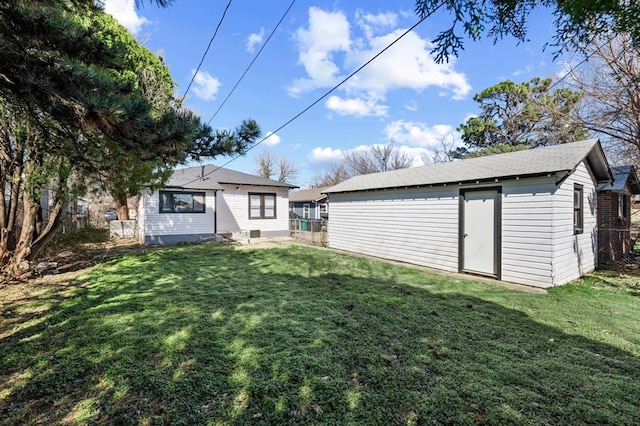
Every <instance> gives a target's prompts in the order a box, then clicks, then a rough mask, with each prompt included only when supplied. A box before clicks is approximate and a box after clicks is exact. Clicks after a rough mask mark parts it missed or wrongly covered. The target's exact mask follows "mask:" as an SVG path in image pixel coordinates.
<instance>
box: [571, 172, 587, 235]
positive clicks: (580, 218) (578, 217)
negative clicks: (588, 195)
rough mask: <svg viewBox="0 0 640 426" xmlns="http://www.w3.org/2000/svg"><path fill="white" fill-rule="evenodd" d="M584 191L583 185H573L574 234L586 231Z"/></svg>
mask: <svg viewBox="0 0 640 426" xmlns="http://www.w3.org/2000/svg"><path fill="white" fill-rule="evenodd" d="M583 199H584V190H583V188H582V185H578V184H577V183H576V184H574V185H573V233H574V234H582V232H583V231H584V201H583Z"/></svg>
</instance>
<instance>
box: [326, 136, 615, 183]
mask: <svg viewBox="0 0 640 426" xmlns="http://www.w3.org/2000/svg"><path fill="white" fill-rule="evenodd" d="M583 160H587V162H588V163H589V166H590V167H591V170H592V172H593V173H594V175H595V177H596V180H597V181H598V182H610V181H611V180H612V177H611V174H610V172H609V167H608V163H607V160H606V157H605V155H604V152H603V150H602V146H601V145H600V142H599V141H598V140H596V139H592V140H587V141H582V142H573V143H567V144H562V145H554V146H548V147H543V148H536V149H529V150H524V151H516V152H509V153H505V154H496V155H490V156H486V157H478V158H469V159H466V160H460V161H453V162H449V163H438V164H433V165H429V166H423V167H413V168H409V169H400V170H392V171H388V172H381V173H372V174H368V175H361V176H355V177H353V178H351V179H349V180H346V181H344V182H342V183H339V184H337V185H335V186H332V187H330V188H328V189H326V190H324V192H325V193H336V192H352V191H366V190H372V189H389V188H402V187H410V186H421V185H438V184H440V185H441V184H448V183H456V184H457V183H470V182H486V181H490V180H494V179H508V178H516V177H525V176H544V175H547V174H552V173H558V172H566V173H571V172H572V171H574V170H575V168H576V167H577V166H578V164H580V163H581V162H582V161H583Z"/></svg>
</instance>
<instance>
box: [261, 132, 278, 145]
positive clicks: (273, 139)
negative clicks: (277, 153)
mask: <svg viewBox="0 0 640 426" xmlns="http://www.w3.org/2000/svg"><path fill="white" fill-rule="evenodd" d="M262 143H263V144H265V145H269V146H274V145H278V144H279V143H280V136H278V135H277V134H275V133H273V132H267V137H266V139H265V140H264V142H262Z"/></svg>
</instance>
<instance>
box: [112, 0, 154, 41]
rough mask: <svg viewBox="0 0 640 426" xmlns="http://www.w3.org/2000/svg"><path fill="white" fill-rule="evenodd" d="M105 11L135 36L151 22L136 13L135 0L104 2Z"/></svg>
mask: <svg viewBox="0 0 640 426" xmlns="http://www.w3.org/2000/svg"><path fill="white" fill-rule="evenodd" d="M104 11H105V13H108V14H109V15H111V16H113V17H114V18H115V19H116V20H117V21H118V22H119V23H120V24H121V25H122V26H123V27H125V28H126V29H128V30H129V32H130V33H131V34H133V35H136V34H138V32H140V30H141V29H142V26H143V25H145V24H148V23H149V20H147V18H145V17H143V16H139V15H138V13H137V12H136V8H135V3H134V0H104Z"/></svg>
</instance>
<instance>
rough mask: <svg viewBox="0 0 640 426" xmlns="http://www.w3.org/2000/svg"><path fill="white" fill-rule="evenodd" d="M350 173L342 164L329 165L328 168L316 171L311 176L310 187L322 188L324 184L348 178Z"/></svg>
mask: <svg viewBox="0 0 640 426" xmlns="http://www.w3.org/2000/svg"><path fill="white" fill-rule="evenodd" d="M350 177H351V175H350V174H349V171H348V170H347V167H346V166H345V165H344V164H336V165H333V166H331V168H329V170H326V171H323V172H319V173H316V174H315V175H314V176H312V177H311V182H310V186H311V187H312V188H322V187H324V186H333V185H337V184H339V183H340V182H344V181H345V180H347V179H349V178H350Z"/></svg>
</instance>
